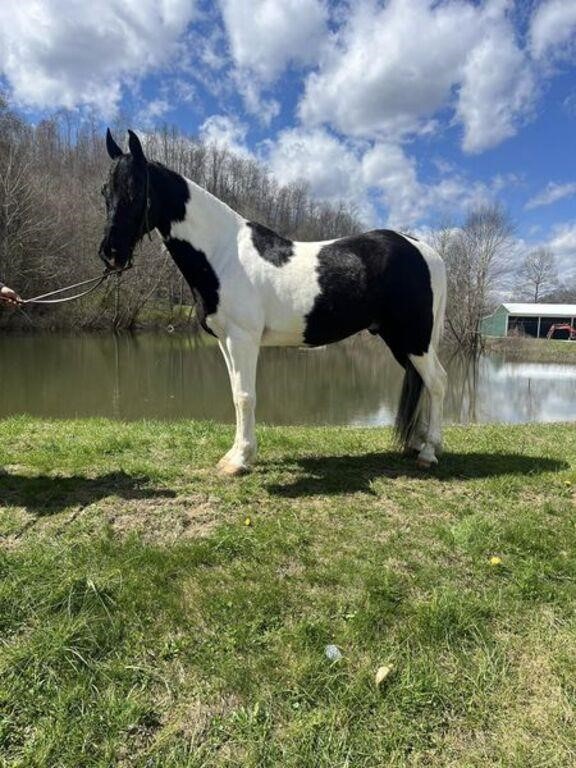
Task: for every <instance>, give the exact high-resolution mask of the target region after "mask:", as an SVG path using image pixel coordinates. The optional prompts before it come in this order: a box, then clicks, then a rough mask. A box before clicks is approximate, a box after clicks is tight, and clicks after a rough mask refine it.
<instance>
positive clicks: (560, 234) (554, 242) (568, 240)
mask: <svg viewBox="0 0 576 768" xmlns="http://www.w3.org/2000/svg"><path fill="white" fill-rule="evenodd" d="M546 245H547V247H548V248H550V249H551V250H552V252H553V253H554V255H555V256H556V258H557V260H558V266H559V269H558V272H559V275H560V278H561V279H565V278H566V277H570V276H572V277H576V221H571V222H565V223H563V224H557V225H556V226H555V227H553V229H552V235H551V237H550V239H549V240H548V242H547V243H546Z"/></svg>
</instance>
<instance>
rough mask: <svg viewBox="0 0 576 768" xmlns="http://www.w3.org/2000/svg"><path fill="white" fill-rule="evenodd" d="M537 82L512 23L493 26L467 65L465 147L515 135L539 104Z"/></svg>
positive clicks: (461, 104)
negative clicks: (536, 91)
mask: <svg viewBox="0 0 576 768" xmlns="http://www.w3.org/2000/svg"><path fill="white" fill-rule="evenodd" d="M535 90H536V86H535V80H534V75H533V73H532V70H531V68H530V65H529V62H528V60H527V58H526V56H525V54H524V53H523V52H522V51H521V50H520V48H519V47H518V45H517V44H516V41H515V39H514V30H513V28H512V25H511V24H510V23H509V22H507V21H505V20H502V19H497V21H496V22H495V23H493V24H491V25H490V27H489V28H488V29H487V30H486V34H485V37H484V38H483V39H482V40H481V42H480V43H479V44H478V45H477V46H476V47H475V48H474V49H473V50H472V51H471V53H470V55H469V56H468V58H467V60H466V63H465V65H464V74H463V78H462V86H461V88H460V93H459V99H458V108H457V111H456V114H457V116H458V118H459V119H460V121H461V122H462V124H463V126H464V140H463V143H462V145H463V148H464V150H465V151H467V152H481V151H483V150H485V149H488V148H490V147H494V146H496V145H497V144H500V142H502V141H503V140H504V139H507V138H509V137H510V136H513V135H514V134H515V133H516V131H517V127H518V120H519V119H520V118H522V117H523V116H524V115H526V114H527V113H528V112H529V111H530V108H531V106H532V104H533V101H534V96H535Z"/></svg>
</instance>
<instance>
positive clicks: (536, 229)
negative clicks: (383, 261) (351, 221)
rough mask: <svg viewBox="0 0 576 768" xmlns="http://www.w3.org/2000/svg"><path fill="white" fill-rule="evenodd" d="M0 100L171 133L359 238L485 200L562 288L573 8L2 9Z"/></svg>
mask: <svg viewBox="0 0 576 768" xmlns="http://www.w3.org/2000/svg"><path fill="white" fill-rule="evenodd" d="M0 87H2V88H3V89H4V90H5V91H6V92H7V93H8V95H9V100H10V103H11V104H12V106H14V107H15V108H17V109H18V110H19V111H20V112H21V113H22V114H24V115H25V116H26V117H27V119H29V120H30V121H32V122H34V121H36V120H39V119H40V118H41V117H42V116H43V115H44V114H46V113H47V112H50V111H53V110H54V109H57V108H60V107H65V108H67V109H70V110H75V111H78V112H79V114H83V113H84V112H86V113H87V112H88V111H90V112H91V113H93V114H94V113H95V114H96V115H97V116H98V119H99V120H101V122H102V127H103V130H104V127H105V126H106V125H107V124H108V123H110V122H113V121H114V118H115V117H117V116H118V114H120V113H122V114H126V113H128V114H129V115H131V122H132V128H133V129H135V130H137V131H138V130H139V131H147V130H150V129H151V128H152V127H154V126H155V125H159V124H163V123H169V124H175V125H177V126H178V127H179V128H180V129H181V130H182V131H183V132H185V133H187V134H190V135H195V136H202V137H204V138H206V139H209V140H212V141H216V142H219V143H223V144H226V145H227V146H229V147H230V148H231V149H232V150H234V151H237V152H240V153H243V154H245V155H247V156H251V157H255V158H257V159H258V160H259V161H261V162H264V163H266V164H267V165H268V166H269V168H270V171H271V173H272V174H273V175H274V176H275V177H276V178H277V179H278V181H280V182H282V183H285V182H291V181H296V180H303V181H306V182H307V183H308V185H309V188H310V190H311V193H312V194H313V195H314V196H315V197H317V198H319V199H325V200H330V201H333V202H335V201H338V200H345V201H347V202H349V203H351V204H352V205H354V206H355V208H356V210H357V212H358V214H359V215H360V216H361V217H362V218H363V220H364V221H365V222H366V224H367V226H370V227H372V226H390V227H396V228H400V229H411V230H412V231H414V230H416V231H418V230H419V229H420V230H423V229H425V228H427V227H436V226H439V225H440V224H453V223H457V222H458V221H459V220H461V219H462V217H463V216H464V215H465V213H466V211H467V210H469V209H470V207H471V206H474V205H476V204H482V203H490V202H493V201H497V202H499V203H501V204H502V205H503V206H504V207H505V208H506V209H507V210H508V211H509V213H510V215H511V217H512V219H513V221H514V223H515V225H516V234H517V240H518V244H519V251H521V250H522V248H524V249H530V248H533V247H538V246H546V247H550V248H551V249H552V250H553V251H554V253H555V254H556V256H557V258H558V262H559V266H560V276H561V278H566V277H569V276H574V277H576V0H516V2H514V1H513V0H483V1H481V0H380V1H378V0H355V1H354V2H345V0H338V1H336V0H214V1H211V2H208V0H98V2H86V0H18V2H17V3H11V2H10V3H9V2H3V3H1V4H0Z"/></svg>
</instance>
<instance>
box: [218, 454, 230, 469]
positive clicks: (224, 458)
mask: <svg viewBox="0 0 576 768" xmlns="http://www.w3.org/2000/svg"><path fill="white" fill-rule="evenodd" d="M229 463H230V459H229V458H228V456H222V458H221V459H220V461H219V462H218V464H216V469H224V468H225V467H227V466H228V464H229Z"/></svg>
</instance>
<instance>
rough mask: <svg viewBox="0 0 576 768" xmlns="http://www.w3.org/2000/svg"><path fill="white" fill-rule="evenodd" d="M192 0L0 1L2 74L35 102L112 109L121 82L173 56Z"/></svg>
mask: <svg viewBox="0 0 576 768" xmlns="http://www.w3.org/2000/svg"><path fill="white" fill-rule="evenodd" d="M194 13H195V3H194V2H193V1H191V0H163V2H161V3H159V2H156V0H99V1H98V2H94V3H86V2H84V1H83V0H69V1H68V2H66V3H65V4H64V3H62V2H61V0H19V1H18V2H15V3H8V2H3V3H1V4H0V73H2V74H4V76H5V77H6V79H7V81H8V83H9V85H10V88H11V90H12V93H13V96H14V98H15V99H16V100H17V101H18V102H20V103H21V104H24V105H28V106H35V107H41V108H42V107H58V106H64V107H68V108H74V107H76V106H79V105H81V104H90V105H94V106H95V107H96V108H98V109H99V110H100V111H101V112H102V113H104V114H106V115H111V114H113V113H114V111H115V109H116V107H117V105H118V102H119V100H120V98H121V95H122V86H123V85H124V84H126V83H129V82H130V80H131V78H133V77H137V76H140V75H143V74H145V73H146V72H149V71H151V70H153V69H155V68H156V67H158V66H160V65H161V64H163V63H166V62H168V61H169V60H170V58H171V57H172V56H173V55H174V53H175V51H176V49H177V44H178V40H179V38H180V36H181V35H182V33H183V32H184V31H185V29H186V26H187V25H188V23H189V22H190V21H191V19H192V18H193V16H194Z"/></svg>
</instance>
